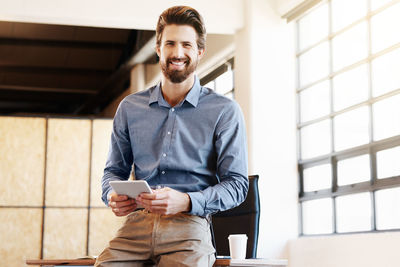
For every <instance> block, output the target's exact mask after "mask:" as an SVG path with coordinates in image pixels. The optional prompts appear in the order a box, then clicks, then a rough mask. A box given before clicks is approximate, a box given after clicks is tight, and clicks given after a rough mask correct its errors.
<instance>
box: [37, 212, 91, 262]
mask: <svg viewBox="0 0 400 267" xmlns="http://www.w3.org/2000/svg"><path fill="white" fill-rule="evenodd" d="M87 213H88V210H87V209H57V208H47V209H46V210H45V216H44V218H45V224H44V226H45V230H44V244H43V257H44V258H48V259H51V258H53V259H54V258H58V259H60V258H61V259H62V258H72V259H73V258H79V257H83V256H85V255H86V238H87Z"/></svg>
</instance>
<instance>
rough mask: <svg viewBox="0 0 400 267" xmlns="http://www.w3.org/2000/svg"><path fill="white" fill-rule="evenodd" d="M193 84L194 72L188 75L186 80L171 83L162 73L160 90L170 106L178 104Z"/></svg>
mask: <svg viewBox="0 0 400 267" xmlns="http://www.w3.org/2000/svg"><path fill="white" fill-rule="evenodd" d="M193 84H194V74H192V75H190V76H189V77H188V78H187V79H186V80H184V81H183V82H181V83H173V82H171V81H170V80H168V79H167V78H166V77H165V76H164V75H163V77H162V80H161V91H162V93H163V96H164V99H165V101H167V102H168V104H170V105H171V107H174V106H176V105H177V104H179V103H180V102H181V101H182V100H183V99H184V98H185V97H186V95H187V94H188V93H189V91H190V89H191V88H192V87H193Z"/></svg>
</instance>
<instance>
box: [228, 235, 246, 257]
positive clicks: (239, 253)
mask: <svg viewBox="0 0 400 267" xmlns="http://www.w3.org/2000/svg"><path fill="white" fill-rule="evenodd" d="M228 240H229V252H230V254H231V258H232V259H239V260H243V259H245V258H246V247H247V235H245V234H237V235H229V237H228Z"/></svg>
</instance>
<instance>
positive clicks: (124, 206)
mask: <svg viewBox="0 0 400 267" xmlns="http://www.w3.org/2000/svg"><path fill="white" fill-rule="evenodd" d="M108 206H109V207H110V208H111V210H112V211H113V212H114V214H115V215H116V216H125V215H128V214H129V213H131V212H132V211H134V210H135V209H136V208H137V204H136V201H135V200H134V199H132V198H128V196H124V195H117V193H114V192H113V193H111V194H110V199H109V201H108Z"/></svg>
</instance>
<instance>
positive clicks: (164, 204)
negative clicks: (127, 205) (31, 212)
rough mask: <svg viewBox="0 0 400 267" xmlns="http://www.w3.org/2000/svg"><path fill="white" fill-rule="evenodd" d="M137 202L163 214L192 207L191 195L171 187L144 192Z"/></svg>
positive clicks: (188, 209)
mask: <svg viewBox="0 0 400 267" xmlns="http://www.w3.org/2000/svg"><path fill="white" fill-rule="evenodd" d="M136 203H137V204H140V205H141V206H142V207H143V208H145V209H146V210H148V211H150V212H153V213H158V214H163V215H170V214H176V213H179V212H188V211H190V209H191V202H190V197H189V195H188V194H186V193H182V192H179V191H176V190H174V189H172V188H169V187H164V188H161V189H156V190H153V193H142V194H140V195H139V196H138V197H137V198H136Z"/></svg>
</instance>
